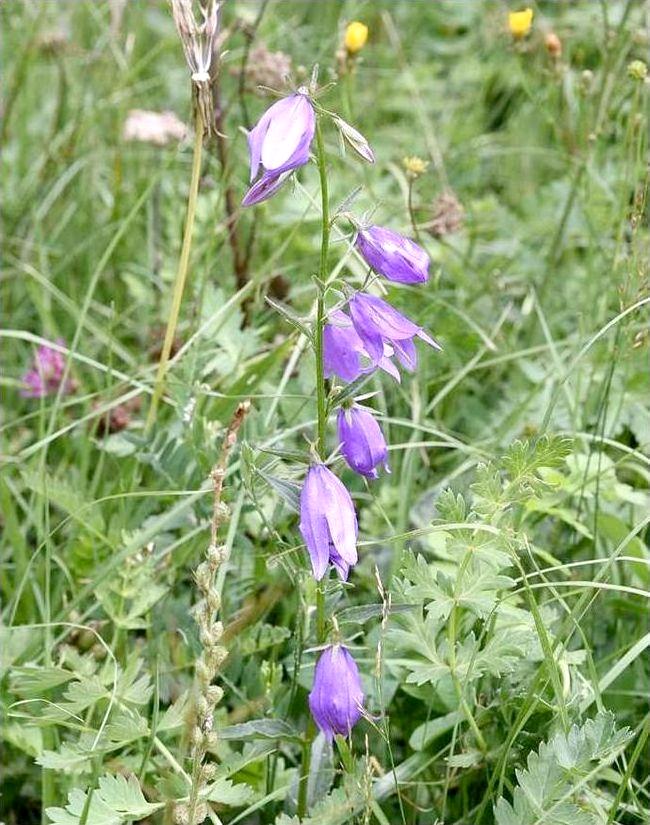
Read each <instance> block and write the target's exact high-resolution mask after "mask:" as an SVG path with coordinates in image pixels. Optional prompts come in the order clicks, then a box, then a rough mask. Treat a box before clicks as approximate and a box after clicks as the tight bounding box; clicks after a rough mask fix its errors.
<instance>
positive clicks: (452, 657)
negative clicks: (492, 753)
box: [447, 551, 487, 753]
mask: <svg viewBox="0 0 650 825" xmlns="http://www.w3.org/2000/svg"><path fill="white" fill-rule="evenodd" d="M471 556H472V554H471V551H467V552H466V553H465V555H464V557H463V560H462V562H461V563H460V566H459V568H458V573H457V575H456V584H455V586H454V605H453V607H452V608H451V612H450V614H449V622H448V624H447V638H448V642H449V670H450V672H451V678H452V681H453V684H454V689H455V690H456V696H457V698H458V703H459V705H460V707H461V710H462V711H463V713H464V714H465V718H466V719H467V722H468V723H469V726H470V728H471V729H472V733H473V734H474V737H475V739H476V742H477V744H478V746H479V749H480V750H481V752H482V753H487V743H486V741H485V739H484V738H483V734H482V733H481V731H480V728H479V726H478V724H477V723H476V719H474V714H473V713H472V709H471V708H470V706H469V704H468V702H467V699H466V698H465V694H464V690H463V686H462V685H461V683H460V679H459V678H458V674H457V673H456V637H457V621H458V612H459V607H458V604H457V603H456V599H457V598H458V591H459V590H460V585H461V582H462V579H463V576H464V575H465V570H466V569H467V567H468V565H469V562H470V560H471Z"/></svg>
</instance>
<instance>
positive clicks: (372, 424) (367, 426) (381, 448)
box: [336, 404, 390, 478]
mask: <svg viewBox="0 0 650 825" xmlns="http://www.w3.org/2000/svg"><path fill="white" fill-rule="evenodd" d="M336 425H337V430H338V436H339V442H340V444H341V453H342V455H343V457H344V458H345V460H346V461H347V462H348V464H349V465H350V467H351V468H352V469H353V470H354V471H355V473H359V474H360V475H362V476H367V477H368V478H377V476H378V473H377V469H376V468H377V467H378V466H379V465H380V464H383V465H384V467H385V469H386V471H387V472H390V469H389V467H388V447H387V446H386V439H385V438H384V434H383V433H382V431H381V428H380V426H379V424H378V423H377V421H376V419H375V418H374V416H373V415H372V413H371V412H370V410H367V409H366V408H365V407H361V406H359V404H355V405H354V406H353V407H349V408H348V409H344V408H343V407H341V409H340V410H339V414H338V418H337V421H336Z"/></svg>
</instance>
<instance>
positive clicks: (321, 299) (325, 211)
mask: <svg viewBox="0 0 650 825" xmlns="http://www.w3.org/2000/svg"><path fill="white" fill-rule="evenodd" d="M316 156H317V160H318V174H319V177H320V192H321V213H322V230H321V246H320V264H319V267H318V282H317V285H316V286H317V289H318V296H317V300H316V328H315V330H314V352H315V355H316V405H317V411H316V412H317V419H318V441H317V445H316V446H317V450H318V454H319V456H320V457H321V458H325V429H326V427H327V397H326V387H325V367H324V362H323V329H324V327H325V283H326V281H327V275H328V273H327V257H328V254H329V243H330V230H331V223H330V205H329V185H328V181H327V156H326V154H325V143H324V141H323V131H322V128H321V124H320V118H317V119H316Z"/></svg>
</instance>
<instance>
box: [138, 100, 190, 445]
mask: <svg viewBox="0 0 650 825" xmlns="http://www.w3.org/2000/svg"><path fill="white" fill-rule="evenodd" d="M194 129H195V132H194V155H193V158H192V176H191V178H190V191H189V195H188V198H187V213H186V217H185V229H184V232H183V245H182V247H181V255H180V258H179V261H178V270H177V271H176V278H175V280H174V291H173V294H172V303H171V307H170V309H169V317H168V319H167V328H166V330H165V340H164V342H163V347H162V351H161V353H160V360H159V361H158V370H157V372H156V380H155V383H154V390H153V396H152V398H151V405H150V407H149V413H148V415H147V422H146V424H145V432H149V431H150V430H151V427H152V426H153V424H154V422H155V420H156V414H157V411H158V405H159V404H160V399H161V398H162V394H163V392H164V389H165V378H166V375H167V368H168V366H169V356H170V354H171V350H172V344H173V342H174V337H175V335H176V327H177V326H178V316H179V314H180V309H181V303H182V301H183V292H184V291H185V283H186V281H187V271H188V268H189V262H190V252H191V249H192V235H193V234H194V219H195V216H196V202H197V199H198V194H199V180H200V175H201V158H202V153H203V130H204V123H203V115H202V114H201V107H200V106H197V107H196V120H195V126H194Z"/></svg>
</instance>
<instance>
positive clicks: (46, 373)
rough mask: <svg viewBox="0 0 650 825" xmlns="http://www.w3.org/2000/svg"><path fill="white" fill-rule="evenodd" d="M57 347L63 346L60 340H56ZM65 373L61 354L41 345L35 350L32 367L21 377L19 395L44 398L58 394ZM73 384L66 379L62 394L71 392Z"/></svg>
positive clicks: (70, 380) (63, 358)
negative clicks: (21, 384) (21, 385)
mask: <svg viewBox="0 0 650 825" xmlns="http://www.w3.org/2000/svg"><path fill="white" fill-rule="evenodd" d="M56 343H57V344H58V345H59V346H62V347H63V346H65V342H64V341H63V339H62V338H59V339H57V342H56ZM64 372H65V357H64V356H63V353H61V352H59V351H58V350H56V349H52V347H48V346H47V345H45V344H43V345H42V346H40V347H39V348H38V349H37V350H36V355H35V356H34V361H33V367H32V368H31V369H30V370H27V372H26V373H25V374H24V375H23V378H22V382H23V385H24V386H23V389H22V390H21V391H20V394H21V395H22V396H23V397H24V398H44V397H45V396H47V395H54V394H55V393H56V392H58V389H59V385H60V384H61V381H62V380H63V373H64ZM74 389H75V382H74V381H73V379H71V378H68V379H67V380H66V383H65V386H64V388H63V392H64V394H68V393H71V392H73V391H74Z"/></svg>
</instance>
